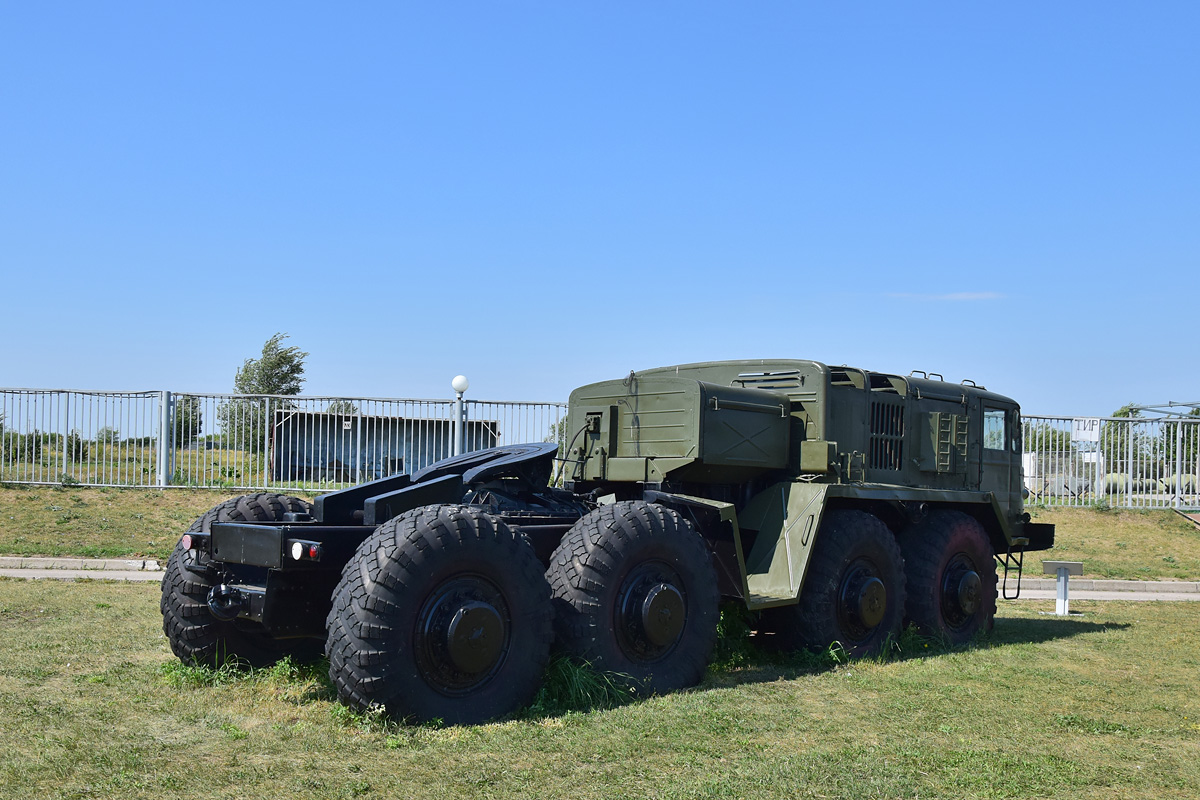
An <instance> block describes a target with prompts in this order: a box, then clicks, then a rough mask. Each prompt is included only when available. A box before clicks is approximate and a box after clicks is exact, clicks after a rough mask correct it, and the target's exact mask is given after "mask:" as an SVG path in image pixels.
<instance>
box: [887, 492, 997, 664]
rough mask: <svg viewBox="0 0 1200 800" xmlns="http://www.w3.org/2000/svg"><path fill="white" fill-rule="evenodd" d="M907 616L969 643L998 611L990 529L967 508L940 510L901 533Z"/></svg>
mask: <svg viewBox="0 0 1200 800" xmlns="http://www.w3.org/2000/svg"><path fill="white" fill-rule="evenodd" d="M900 549H901V552H903V553H904V564H905V573H906V574H907V575H908V606H907V616H908V619H909V621H910V622H912V623H913V624H915V625H916V626H917V627H918V628H919V629H920V630H921V631H922V632H923V633H925V634H927V635H931V636H937V637H939V638H941V639H944V640H945V641H947V642H948V643H950V644H963V643H965V642H968V641H970V640H971V638H972V637H973V636H974V635H975V634H976V633H977V632H978V631H981V630H991V628H992V624H993V622H994V621H995V617H996V563H995V557H994V556H993V554H992V546H991V543H990V542H989V540H988V535H987V532H986V531H985V530H984V529H983V526H982V525H980V524H979V522H978V521H977V520H976V519H975V518H974V517H970V516H968V515H966V514H964V513H962V512H961V511H936V512H934V513H932V514H930V515H929V516H928V517H927V518H926V519H925V520H924V521H922V522H920V523H918V524H916V525H914V526H912V527H911V528H909V529H908V530H906V531H905V532H904V533H903V534H902V535H901V537H900Z"/></svg>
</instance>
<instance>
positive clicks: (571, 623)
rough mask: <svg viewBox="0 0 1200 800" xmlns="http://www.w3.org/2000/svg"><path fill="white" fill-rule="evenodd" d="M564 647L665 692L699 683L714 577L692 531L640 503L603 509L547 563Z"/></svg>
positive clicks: (664, 511)
mask: <svg viewBox="0 0 1200 800" xmlns="http://www.w3.org/2000/svg"><path fill="white" fill-rule="evenodd" d="M546 576H547V578H548V579H549V581H550V588H551V590H552V591H553V593H554V604H555V631H556V634H557V638H558V641H559V642H560V644H561V646H562V647H563V648H564V649H565V650H566V651H567V652H568V653H569V654H570V655H573V656H576V657H578V658H580V659H583V660H585V661H587V662H589V663H590V664H591V665H592V666H594V667H595V668H596V669H599V670H602V671H605V672H610V673H614V674H616V675H622V676H626V680H627V682H628V683H630V684H631V685H632V686H633V687H634V688H637V689H640V690H642V691H645V692H648V693H662V692H668V691H672V690H675V689H681V688H684V687H687V686H693V685H695V684H697V683H699V682H700V679H701V678H703V677H704V670H705V667H706V666H707V664H708V660H709V658H710V657H711V655H712V650H713V646H714V645H715V643H716V637H717V615H718V600H719V596H718V593H717V576H716V572H715V570H714V569H713V565H712V560H711V558H710V556H709V553H708V549H707V547H706V546H705V544H704V541H703V540H702V539H701V538H700V535H699V534H698V533H697V532H696V530H695V528H693V527H692V525H691V524H690V523H689V522H688V521H687V520H685V519H684V518H683V517H681V516H680V515H679V514H678V513H676V512H675V511H673V510H671V509H668V508H665V507H663V506H659V505H654V504H651V503H646V502H642V501H629V502H621V503H613V504H611V505H606V506H601V507H600V508H598V509H596V510H595V511H592V512H591V513H590V514H588V515H587V516H585V517H583V518H582V519H580V520H579V521H578V522H577V523H575V525H574V527H572V528H571V530H569V531H568V532H567V534H566V536H564V537H563V540H562V542H561V543H560V544H559V546H558V549H556V550H555V551H554V554H553V555H552V556H551V557H550V569H549V570H548V571H547V573H546Z"/></svg>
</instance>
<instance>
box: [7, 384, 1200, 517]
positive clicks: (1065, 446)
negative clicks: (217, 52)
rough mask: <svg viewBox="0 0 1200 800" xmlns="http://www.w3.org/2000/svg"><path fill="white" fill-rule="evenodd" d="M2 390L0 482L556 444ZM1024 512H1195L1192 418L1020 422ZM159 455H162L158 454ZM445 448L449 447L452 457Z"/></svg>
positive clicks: (369, 476)
mask: <svg viewBox="0 0 1200 800" xmlns="http://www.w3.org/2000/svg"><path fill="white" fill-rule="evenodd" d="M458 408H459V407H458V405H457V404H456V402H455V401H454V400H411V399H394V398H345V397H281V396H262V395H221V394H203V395H202V394H176V393H172V392H163V391H160V392H87V391H69V390H50V389H0V482H6V483H33V484H63V483H67V484H81V485H89V486H152V487H165V486H197V487H223V488H232V489H264V488H282V487H291V488H308V489H325V488H330V487H335V486H340V485H345V484H348V483H359V482H362V481H366V480H373V479H375V478H381V477H385V476H387V475H393V474H397V473H401V472H414V471H416V470H418V469H420V468H422V467H424V466H426V465H428V464H431V463H433V462H434V461H437V460H438V459H440V458H445V457H446V456H448V455H451V454H453V453H455V452H460V451H461V452H468V451H471V450H479V449H482V448H485V447H492V446H495V445H504V444H519V443H522V442H536V441H549V440H554V439H561V438H562V430H561V428H562V424H561V423H562V420H563V419H564V417H565V415H566V404H564V403H528V402H488V401H481V400H464V401H463V404H462V417H459V416H458ZM1022 425H1023V438H1024V455H1023V456H1022V467H1023V472H1024V481H1025V488H1027V489H1028V490H1029V495H1030V496H1029V501H1030V502H1032V503H1040V504H1045V505H1063V506H1082V505H1090V504H1094V503H1105V504H1108V505H1111V506H1119V507H1125V508H1200V480H1198V476H1200V417H1182V418H1179V417H1172V418H1165V419H1139V418H1113V417H1103V418H1084V417H1045V416H1025V417H1024V418H1023V419H1022ZM160 443H161V444H163V445H164V446H160ZM456 445H457V446H456Z"/></svg>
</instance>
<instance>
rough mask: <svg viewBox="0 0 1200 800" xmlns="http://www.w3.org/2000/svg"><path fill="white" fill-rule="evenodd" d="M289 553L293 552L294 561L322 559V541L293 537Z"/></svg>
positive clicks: (289, 544) (289, 543)
mask: <svg viewBox="0 0 1200 800" xmlns="http://www.w3.org/2000/svg"><path fill="white" fill-rule="evenodd" d="M288 553H290V554H291V556H292V560H293V561H306V560H307V561H320V560H321V543H320V542H306V541H304V540H303V539H292V540H290V541H289V542H288Z"/></svg>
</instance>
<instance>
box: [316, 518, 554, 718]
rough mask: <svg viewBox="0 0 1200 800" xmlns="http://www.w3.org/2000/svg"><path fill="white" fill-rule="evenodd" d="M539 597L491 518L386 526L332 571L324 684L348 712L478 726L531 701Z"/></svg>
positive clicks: (541, 651)
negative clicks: (336, 575) (336, 578)
mask: <svg viewBox="0 0 1200 800" xmlns="http://www.w3.org/2000/svg"><path fill="white" fill-rule="evenodd" d="M551 613H552V612H551V608H550V589H549V587H548V586H547V585H546V579H545V577H544V576H543V574H542V565H541V563H540V562H539V561H538V560H537V557H536V556H535V555H534V553H533V549H532V548H531V547H530V546H529V544H528V543H527V542H526V541H525V540H524V539H523V538H522V537H520V536H517V535H516V534H514V533H513V531H512V530H511V529H510V528H509V527H508V526H507V525H505V524H504V523H503V522H502V521H500V520H499V519H498V518H496V517H492V516H489V515H487V514H485V513H483V512H481V511H479V510H477V509H473V508H469V507H465V506H424V507H422V508H417V509H414V510H412V511H408V512H406V513H404V514H401V515H400V516H398V517H396V518H395V519H392V520H390V521H389V522H387V523H385V524H384V525H382V526H380V528H379V529H378V530H377V531H376V532H375V533H374V534H372V535H371V536H370V537H369V538H368V539H367V540H366V541H364V542H363V543H362V545H360V546H359V548H358V551H357V553H356V554H355V556H354V557H353V558H352V559H351V560H350V561H349V563H347V564H346V567H345V569H344V570H343V571H342V579H341V582H340V583H339V584H338V587H337V590H336V591H335V592H334V595H333V610H332V611H330V613H329V618H328V628H329V638H328V640H327V643H326V648H325V649H326V655H328V656H329V676H330V678H331V679H332V680H333V683H334V685H335V686H336V687H337V691H338V697H339V698H341V700H342V701H343V702H345V703H347V704H349V705H351V706H353V707H355V708H359V709H366V708H368V707H370V706H372V705H379V706H382V707H384V708H385V709H386V710H387V712H388V714H390V715H391V716H394V717H397V718H411V719H414V720H433V719H440V720H443V721H445V722H448V723H452V724H467V723H475V722H483V721H485V720H488V719H492V718H494V717H498V716H501V715H503V714H506V713H509V712H511V711H514V710H516V709H517V708H520V707H521V706H523V705H525V704H527V703H528V702H529V701H530V700H532V699H533V695H534V693H535V692H536V691H537V688H538V685H539V683H540V682H541V677H542V672H543V671H544V669H545V667H546V662H547V661H548V660H549V655H550V640H551V636H552V629H551V622H550V617H551Z"/></svg>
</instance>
